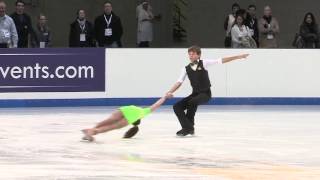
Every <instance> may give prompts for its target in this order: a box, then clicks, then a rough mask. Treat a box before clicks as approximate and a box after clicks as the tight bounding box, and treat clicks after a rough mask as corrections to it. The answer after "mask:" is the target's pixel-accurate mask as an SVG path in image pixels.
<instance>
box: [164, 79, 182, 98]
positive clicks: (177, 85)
mask: <svg viewBox="0 0 320 180" xmlns="http://www.w3.org/2000/svg"><path fill="white" fill-rule="evenodd" d="M181 85H182V82H176V83H175V84H174V85H173V87H172V88H171V89H170V90H169V91H168V92H167V94H166V95H167V96H170V95H171V94H173V93H174V92H176V90H178V89H179V88H180V86H181Z"/></svg>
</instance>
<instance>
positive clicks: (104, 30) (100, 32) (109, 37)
mask: <svg viewBox="0 0 320 180" xmlns="http://www.w3.org/2000/svg"><path fill="white" fill-rule="evenodd" d="M94 26H95V27H94V29H95V35H96V40H97V41H98V45H99V46H100V47H111V48H116V47H121V46H122V44H121V37H122V34H123V29H122V24H121V20H120V18H119V17H118V16H117V15H116V14H115V13H114V12H113V11H112V5H111V3H110V2H106V3H104V14H103V15H101V16H98V17H97V18H96V20H95V24H94Z"/></svg>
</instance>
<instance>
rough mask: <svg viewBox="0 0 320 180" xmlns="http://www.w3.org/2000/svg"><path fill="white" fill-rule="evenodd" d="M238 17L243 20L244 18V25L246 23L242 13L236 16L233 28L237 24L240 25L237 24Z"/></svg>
mask: <svg viewBox="0 0 320 180" xmlns="http://www.w3.org/2000/svg"><path fill="white" fill-rule="evenodd" d="M238 17H241V18H242V25H243V24H244V23H245V22H244V21H245V19H244V16H243V14H240V13H239V14H237V15H236V18H235V21H234V23H233V26H234V25H235V24H238V22H237V19H238Z"/></svg>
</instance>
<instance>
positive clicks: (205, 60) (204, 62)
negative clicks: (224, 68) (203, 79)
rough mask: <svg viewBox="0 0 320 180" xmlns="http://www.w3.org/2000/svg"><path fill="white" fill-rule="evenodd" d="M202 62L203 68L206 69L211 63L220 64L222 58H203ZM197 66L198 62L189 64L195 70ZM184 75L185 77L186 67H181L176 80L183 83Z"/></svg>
mask: <svg viewBox="0 0 320 180" xmlns="http://www.w3.org/2000/svg"><path fill="white" fill-rule="evenodd" d="M198 62H199V60H198ZM202 62H203V67H204V69H205V70H207V69H208V67H209V66H211V65H214V64H222V58H219V59H214V60H212V59H203V60H202ZM197 66H198V64H194V65H191V69H192V70H194V71H195V70H196V69H197ZM186 77H187V70H186V67H183V68H182V69H181V73H180V76H179V79H178V81H177V82H180V83H183V81H184V80H185V79H186Z"/></svg>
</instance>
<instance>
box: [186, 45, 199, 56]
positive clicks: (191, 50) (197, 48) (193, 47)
mask: <svg viewBox="0 0 320 180" xmlns="http://www.w3.org/2000/svg"><path fill="white" fill-rule="evenodd" d="M189 52H195V53H197V54H198V55H201V48H200V47H199V46H196V45H193V46H191V47H189V48H188V53H189Z"/></svg>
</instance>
